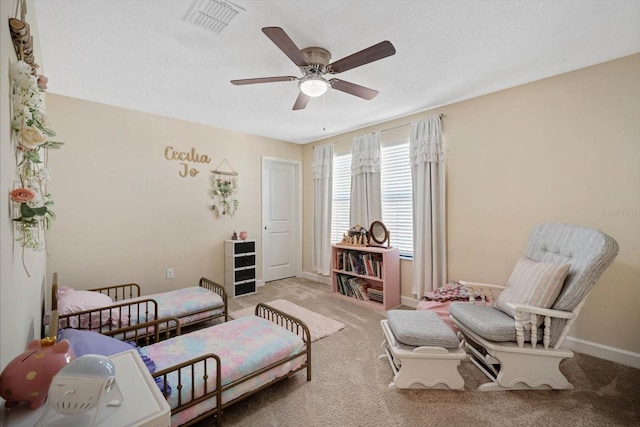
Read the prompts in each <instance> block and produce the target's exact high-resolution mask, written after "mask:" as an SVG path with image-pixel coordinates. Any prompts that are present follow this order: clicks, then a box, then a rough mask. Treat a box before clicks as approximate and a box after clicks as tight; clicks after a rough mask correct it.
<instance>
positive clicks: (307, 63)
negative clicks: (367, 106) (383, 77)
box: [231, 27, 396, 110]
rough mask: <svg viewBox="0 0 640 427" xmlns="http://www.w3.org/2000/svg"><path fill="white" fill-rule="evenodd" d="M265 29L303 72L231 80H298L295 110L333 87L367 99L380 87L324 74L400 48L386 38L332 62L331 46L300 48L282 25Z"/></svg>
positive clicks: (347, 68) (381, 56)
mask: <svg viewBox="0 0 640 427" xmlns="http://www.w3.org/2000/svg"><path fill="white" fill-rule="evenodd" d="M262 32H263V33H264V34H265V35H266V36H267V37H269V39H271V41H272V42H273V43H275V45H276V46H278V47H279V48H280V50H282V51H283V52H284V54H285V55H287V56H288V57H289V59H291V61H293V63H294V64H296V65H297V66H298V68H300V71H302V74H303V76H302V77H295V76H277V77H259V78H254V79H240V80H231V83H232V84H234V85H249V84H255V83H271V82H286V81H298V87H299V88H300V94H299V95H298V98H297V99H296V102H295V104H293V109H294V110H302V109H303V108H305V107H306V106H307V103H308V102H309V98H310V97H317V96H320V95H322V94H324V93H325V92H326V91H327V90H329V88H333V89H336V90H339V91H341V92H345V93H348V94H350V95H355V96H358V97H360V98H363V99H367V100H370V99H373V98H374V97H375V96H376V95H377V94H378V91H377V90H373V89H369V88H367V87H364V86H360V85H357V84H355V83H350V82H347V81H344V80H340V79H335V78H333V79H329V80H327V79H325V78H324V75H325V74H338V73H342V72H345V71H348V70H351V69H353V68H356V67H359V66H361V65H365V64H368V63H370V62H374V61H378V60H379V59H383V58H386V57H388V56H391V55H394V54H395V53H396V49H395V48H394V47H393V45H392V44H391V42H389V41H386V40H385V41H383V42H380V43H378V44H374V45H373V46H370V47H368V48H366V49H363V50H361V51H359V52H356V53H354V54H352V55H349V56H347V57H345V58H342V59H340V60H338V61H336V62H332V63H329V61H330V60H331V53H330V52H329V51H328V50H327V49H323V48H321V47H308V48H305V49H302V50H300V49H298V47H297V46H296V44H295V43H294V42H293V40H291V38H290V37H289V36H288V35H287V33H286V32H285V31H284V30H283V29H282V28H280V27H265V28H263V29H262Z"/></svg>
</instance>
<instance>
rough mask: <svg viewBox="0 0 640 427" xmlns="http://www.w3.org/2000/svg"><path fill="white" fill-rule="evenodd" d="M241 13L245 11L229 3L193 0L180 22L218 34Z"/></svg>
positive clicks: (220, 0) (212, 0) (215, 0)
mask: <svg viewBox="0 0 640 427" xmlns="http://www.w3.org/2000/svg"><path fill="white" fill-rule="evenodd" d="M241 11H243V12H244V11H246V10H245V9H243V8H242V7H240V6H238V5H237V4H234V3H231V2H229V1H223V0H194V2H193V3H192V4H191V7H189V10H188V11H187V13H185V15H184V17H183V18H182V20H183V21H185V22H190V23H192V24H193V25H196V26H198V27H200V28H202V29H205V30H207V31H211V32H213V33H216V34H220V33H221V32H222V30H224V29H225V28H227V26H228V25H229V22H230V21H231V20H232V19H233V18H235V16H236V15H237V14H238V13H240V12H241Z"/></svg>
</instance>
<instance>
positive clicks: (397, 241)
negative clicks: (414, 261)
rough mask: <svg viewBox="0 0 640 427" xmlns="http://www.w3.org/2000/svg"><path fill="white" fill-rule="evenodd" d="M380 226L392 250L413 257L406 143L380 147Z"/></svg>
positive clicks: (409, 174) (409, 169)
mask: <svg viewBox="0 0 640 427" xmlns="http://www.w3.org/2000/svg"><path fill="white" fill-rule="evenodd" d="M380 168H381V171H382V172H381V187H382V222H383V223H384V225H385V226H386V227H387V229H388V230H389V233H390V240H391V246H393V247H395V248H398V250H399V251H400V255H404V256H413V214H412V210H413V207H412V200H413V199H412V196H411V193H412V189H411V165H410V163H409V141H408V140H407V141H406V143H405V142H403V143H401V144H394V145H386V146H385V145H383V146H382V152H381V165H380Z"/></svg>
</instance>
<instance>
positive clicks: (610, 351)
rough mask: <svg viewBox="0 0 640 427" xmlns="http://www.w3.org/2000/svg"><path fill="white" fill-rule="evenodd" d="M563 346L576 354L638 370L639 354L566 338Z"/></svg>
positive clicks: (639, 363) (578, 339) (639, 365)
mask: <svg viewBox="0 0 640 427" xmlns="http://www.w3.org/2000/svg"><path fill="white" fill-rule="evenodd" d="M564 346H565V347H566V348H568V349H570V350H573V351H575V352H578V353H584V354H588V355H589V356H594V357H599V358H600V359H605V360H609V361H611V362H616V363H620V364H622V365H626V366H631V367H632V368H636V369H640V353H634V352H632V351H628V350H623V349H621V348H616V347H611V346H608V345H604V344H598V343H595V342H591V341H586V340H582V339H580V338H574V337H567V339H566V340H565V342H564Z"/></svg>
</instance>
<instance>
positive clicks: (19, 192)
mask: <svg viewBox="0 0 640 427" xmlns="http://www.w3.org/2000/svg"><path fill="white" fill-rule="evenodd" d="M9 197H11V201H13V202H15V203H27V202H30V201H32V200H33V199H35V197H36V193H34V192H33V190H29V189H28V188H16V189H15V190H13V191H11V192H10V193H9Z"/></svg>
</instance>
